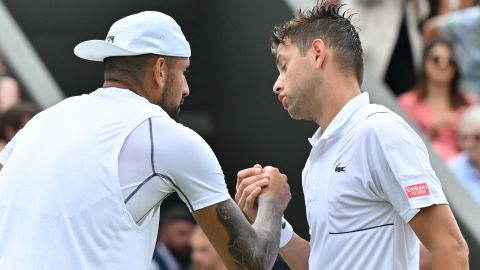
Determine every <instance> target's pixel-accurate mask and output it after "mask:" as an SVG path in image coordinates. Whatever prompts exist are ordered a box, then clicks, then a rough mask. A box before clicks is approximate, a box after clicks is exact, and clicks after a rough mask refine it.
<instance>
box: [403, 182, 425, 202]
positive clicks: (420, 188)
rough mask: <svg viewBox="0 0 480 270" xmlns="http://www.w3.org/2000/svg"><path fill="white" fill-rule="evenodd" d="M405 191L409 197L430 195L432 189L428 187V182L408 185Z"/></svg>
mask: <svg viewBox="0 0 480 270" xmlns="http://www.w3.org/2000/svg"><path fill="white" fill-rule="evenodd" d="M405 192H407V197H408V198H409V199H413V198H416V197H422V196H428V195H430V189H428V185H427V183H421V184H415V185H410V186H406V187H405Z"/></svg>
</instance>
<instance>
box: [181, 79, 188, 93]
mask: <svg viewBox="0 0 480 270" xmlns="http://www.w3.org/2000/svg"><path fill="white" fill-rule="evenodd" d="M188 95H190V87H188V82H187V79H186V78H183V89H182V97H187V96H188Z"/></svg>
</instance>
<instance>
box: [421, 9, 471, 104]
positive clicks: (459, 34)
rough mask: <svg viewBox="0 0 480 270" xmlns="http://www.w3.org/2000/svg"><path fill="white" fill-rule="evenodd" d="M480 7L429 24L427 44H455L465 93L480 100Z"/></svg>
mask: <svg viewBox="0 0 480 270" xmlns="http://www.w3.org/2000/svg"><path fill="white" fill-rule="evenodd" d="M478 29H480V6H479V5H476V6H474V7H470V8H465V9H462V10H458V11H455V12H451V13H448V14H445V15H442V16H437V17H434V18H432V19H430V20H429V21H427V22H426V23H425V26H424V28H423V35H424V40H425V42H426V43H427V42H429V41H430V40H432V39H434V38H436V37H438V36H439V37H441V38H443V39H446V40H449V41H451V42H453V43H454V44H455V48H456V53H457V54H458V59H459V64H460V69H461V71H462V75H463V77H462V81H461V86H462V90H464V91H466V92H467V93H470V94H473V95H475V96H476V97H477V98H478V97H480V47H479V46H478V44H480V31H478Z"/></svg>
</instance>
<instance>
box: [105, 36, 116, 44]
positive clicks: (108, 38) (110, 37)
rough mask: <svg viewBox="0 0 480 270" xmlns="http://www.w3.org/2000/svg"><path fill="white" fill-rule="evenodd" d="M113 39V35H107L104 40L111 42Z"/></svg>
mask: <svg viewBox="0 0 480 270" xmlns="http://www.w3.org/2000/svg"><path fill="white" fill-rule="evenodd" d="M114 40H115V36H108V37H107V38H106V39H105V41H106V42H108V43H113V41H114Z"/></svg>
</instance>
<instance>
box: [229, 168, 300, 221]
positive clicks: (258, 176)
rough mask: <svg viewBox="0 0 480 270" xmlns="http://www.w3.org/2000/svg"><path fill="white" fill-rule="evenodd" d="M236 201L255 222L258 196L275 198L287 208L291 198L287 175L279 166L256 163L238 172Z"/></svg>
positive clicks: (283, 207)
mask: <svg viewBox="0 0 480 270" xmlns="http://www.w3.org/2000/svg"><path fill="white" fill-rule="evenodd" d="M236 188H237V193H236V194H235V201H236V202H237V204H238V206H239V207H240V209H242V211H243V212H244V213H245V215H246V216H247V217H248V218H249V219H250V222H252V223H253V222H254V221H255V218H256V216H257V211H258V198H259V197H260V198H262V199H275V200H277V201H278V202H279V203H280V205H281V206H282V209H283V210H285V208H286V207H287V205H288V203H289V202H290V199H291V194H290V186H289V185H288V182H287V176H286V175H284V174H282V173H280V171H279V170H278V169H277V168H274V167H270V166H267V167H265V168H262V166H260V165H258V164H256V165H255V166H254V167H252V168H247V169H244V170H241V171H239V172H238V174H237V186H236Z"/></svg>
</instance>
